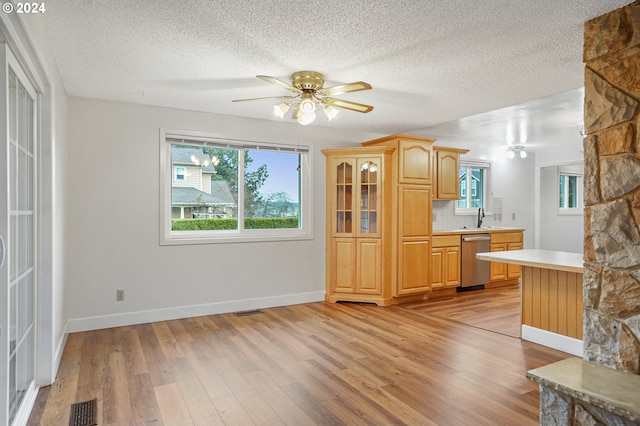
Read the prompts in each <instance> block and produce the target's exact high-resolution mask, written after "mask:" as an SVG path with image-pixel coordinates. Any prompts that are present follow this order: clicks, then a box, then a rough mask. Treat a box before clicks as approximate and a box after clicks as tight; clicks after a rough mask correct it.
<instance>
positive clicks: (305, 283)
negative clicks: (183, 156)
mask: <svg viewBox="0 0 640 426" xmlns="http://www.w3.org/2000/svg"><path fill="white" fill-rule="evenodd" d="M69 119H70V141H69V147H68V148H69V161H68V176H69V181H68V182H69V184H68V186H67V200H68V203H67V207H68V214H67V217H68V224H69V229H68V233H67V246H66V249H67V262H66V270H67V283H68V288H67V293H66V299H67V302H68V311H67V313H68V316H69V318H70V323H69V330H70V331H74V330H85V329H92V328H101V327H109V326H113V325H119V324H130V323H135V322H145V321H151V320H159V319H167V318H173V317H181V316H191V315H202V314H207V313H217V312H230V311H236V310H243V309H252V308H257V307H266V306H276V305H280V304H288V303H297V302H305V301H310V300H322V299H323V297H324V289H325V234H324V231H325V158H324V156H323V155H322V153H321V152H320V150H321V149H324V148H328V147H336V146H353V145H356V144H358V143H359V142H362V141H365V140H369V139H372V138H376V137H379V136H380V135H376V134H365V133H362V132H353V131H346V130H336V129H330V128H320V127H312V126H309V127H303V126H300V125H298V124H295V123H280V122H272V121H264V120H252V119H245V118H239V117H231V116H223V115H214V114H206V113H198V112H191V111H183V110H175V109H167V108H157V107H149V106H142V105H133V104H125V103H117V102H109V101H97V100H87V99H78V98H70V101H69ZM160 128H167V129H175V130H194V131H201V132H208V133H215V134H217V135H220V136H226V137H232V138H234V139H245V140H259V141H266V142H268V141H280V142H285V143H289V144H296V143H308V144H309V145H310V147H311V151H312V155H313V167H314V170H313V187H314V194H313V206H314V212H315V214H314V221H313V223H314V239H313V240H307V241H290V242H273V243H269V242H262V243H226V244H206V245H192V246H189V245H185V246H160V245H159V229H160V228H159V211H158V209H159V173H160V169H159V167H160V166H159V147H160V142H159V130H160ZM116 289H124V290H125V301H124V302H116V301H115V294H116Z"/></svg>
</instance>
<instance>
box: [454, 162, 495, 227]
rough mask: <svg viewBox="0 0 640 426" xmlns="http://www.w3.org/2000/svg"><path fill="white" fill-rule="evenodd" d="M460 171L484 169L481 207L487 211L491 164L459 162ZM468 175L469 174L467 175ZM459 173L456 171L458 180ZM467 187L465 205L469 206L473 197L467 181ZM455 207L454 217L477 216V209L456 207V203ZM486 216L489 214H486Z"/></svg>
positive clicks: (456, 203)
mask: <svg viewBox="0 0 640 426" xmlns="http://www.w3.org/2000/svg"><path fill="white" fill-rule="evenodd" d="M460 169H469V170H470V169H485V179H484V182H483V184H484V188H483V190H484V203H483V204H484V205H483V206H482V207H484V208H485V210H486V209H487V206H488V204H489V194H490V193H491V192H490V191H491V163H490V162H487V161H474V160H460ZM467 174H468V175H470V174H469V173H467ZM459 176H460V171H459V170H458V177H457V179H459ZM467 181H468V182H469V185H467V188H466V192H465V194H466V199H467V201H468V203H467V205H469V206H470V205H471V198H472V197H473V191H472V185H471V184H470V183H471V181H470V180H469V179H467ZM454 205H455V213H454V214H455V215H457V216H465V215H476V214H478V207H465V208H462V207H458V201H456V202H455V203H454ZM486 214H489V213H488V212H487V213H486Z"/></svg>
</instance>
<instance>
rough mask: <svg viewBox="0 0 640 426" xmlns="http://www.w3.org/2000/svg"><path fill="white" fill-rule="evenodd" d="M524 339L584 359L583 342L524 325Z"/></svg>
mask: <svg viewBox="0 0 640 426" xmlns="http://www.w3.org/2000/svg"><path fill="white" fill-rule="evenodd" d="M522 339H524V340H528V341H530V342H533V343H537V344H539V345H542V346H547V347H549V348H553V349H557V350H559V351H562V352H566V353H569V354H571V355H576V356H579V357H582V340H578V339H574V338H573V337H568V336H563V335H561V334H557V333H552V332H551V331H546V330H541V329H539V328H535V327H531V326H528V325H522Z"/></svg>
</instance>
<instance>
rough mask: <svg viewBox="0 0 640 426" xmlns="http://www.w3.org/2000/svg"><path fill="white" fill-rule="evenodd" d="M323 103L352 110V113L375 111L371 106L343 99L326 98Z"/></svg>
mask: <svg viewBox="0 0 640 426" xmlns="http://www.w3.org/2000/svg"><path fill="white" fill-rule="evenodd" d="M322 102H323V103H325V104H328V105H333V106H334V107H338V108H344V109H350V110H351V111H357V112H369V111H371V110H373V107H372V106H371V105H365V104H359V103H356V102H351V101H343V100H342V99H336V98H324V99H323V100H322Z"/></svg>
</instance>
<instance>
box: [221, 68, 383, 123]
mask: <svg viewBox="0 0 640 426" xmlns="http://www.w3.org/2000/svg"><path fill="white" fill-rule="evenodd" d="M256 77H258V78H260V79H262V80H264V81H266V82H267V83H272V84H275V85H276V86H280V87H282V88H284V89H287V90H289V91H291V92H294V93H295V95H293V96H271V97H266V98H251V99H235V100H233V101H232V102H246V101H260V100H273V99H285V101H284V102H282V103H280V104H278V105H275V106H274V107H273V111H274V114H275V115H276V116H278V117H280V118H283V117H284V116H285V114H286V113H287V112H288V111H289V109H290V108H292V107H293V116H292V117H293V118H294V119H296V120H298V123H300V124H302V125H307V124H309V123H312V122H313V120H315V119H316V111H317V110H322V111H324V113H325V115H326V116H327V118H328V119H329V121H331V120H332V119H333V118H335V116H336V115H338V110H337V109H336V108H342V109H348V110H351V111H356V112H363V113H365V112H369V111H371V110H372V109H373V107H372V106H371V105H364V104H359V103H356V102H351V101H345V100H342V99H336V98H333V97H331V96H333V95H340V94H343V93H350V92H358V91H360V90H369V89H371V85H370V84H368V83H365V82H364V81H357V82H354V83H348V84H339V85H337V86H331V87H323V85H324V76H323V75H322V74H320V73H319V72H315V71H298V72H294V73H293V74H292V75H291V84H289V83H285V82H284V81H282V80H278V79H277V78H274V77H269V76H268V75H258V76H256Z"/></svg>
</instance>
